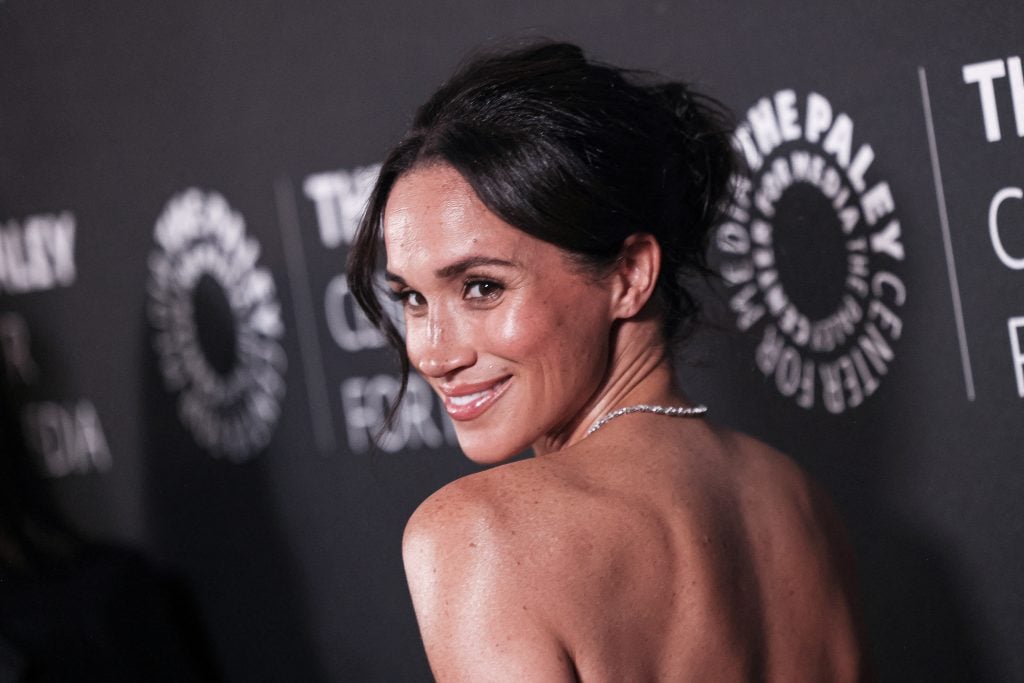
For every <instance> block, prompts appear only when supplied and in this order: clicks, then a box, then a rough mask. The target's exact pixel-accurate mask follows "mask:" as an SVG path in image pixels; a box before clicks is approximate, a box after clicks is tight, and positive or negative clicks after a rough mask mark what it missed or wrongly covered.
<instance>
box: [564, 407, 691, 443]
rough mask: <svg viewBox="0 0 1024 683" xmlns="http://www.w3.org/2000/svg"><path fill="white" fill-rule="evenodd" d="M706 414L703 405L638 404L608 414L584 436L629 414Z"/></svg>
mask: <svg viewBox="0 0 1024 683" xmlns="http://www.w3.org/2000/svg"><path fill="white" fill-rule="evenodd" d="M706 412H708V407H707V406H705V405H697V406H659V405H651V404H648V403H639V404H637V405H635V406H626V407H625V408H618V409H616V410H613V411H612V412H610V413H608V414H607V415H605V416H604V417H602V418H601V419H600V420H598V421H597V422H595V423H594V424H593V425H591V427H590V429H588V430H587V433H586V434H584V436H585V437H587V436H590V435H591V434H593V433H594V432H596V431H597V430H598V429H600V428H601V427H604V426H605V425H606V424H608V423H609V422H611V421H612V420H614V419H615V418H617V417H621V416H623V415H629V414H630V413H655V414H657V415H669V416H671V417H696V416H698V415H703V414H704V413H706Z"/></svg>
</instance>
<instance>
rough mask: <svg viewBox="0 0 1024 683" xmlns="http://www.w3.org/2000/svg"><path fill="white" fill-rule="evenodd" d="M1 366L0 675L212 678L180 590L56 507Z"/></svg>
mask: <svg viewBox="0 0 1024 683" xmlns="http://www.w3.org/2000/svg"><path fill="white" fill-rule="evenodd" d="M0 366H2V367H0V371H2V372H3V375H0V683H36V682H42V681H45V682H50V681H60V682H65V681H216V680H219V676H218V675H217V673H216V669H215V667H214V665H213V660H212V658H211V657H210V656H209V651H208V649H207V647H206V645H205V639H204V638H203V637H202V635H201V632H202V631H201V628H200V625H199V620H198V619H197V618H196V611H195V609H194V607H193V603H192V601H191V600H190V599H189V597H188V592H187V591H185V590H184V589H183V587H182V586H181V585H180V584H179V583H177V582H175V581H173V580H171V579H169V578H168V577H166V576H164V575H162V574H161V573H160V572H158V571H157V570H156V569H155V568H154V566H153V565H151V564H150V563H149V562H148V561H147V560H146V559H145V558H144V557H143V556H142V555H141V554H139V553H137V552H135V551H132V550H128V549H125V548H121V547H118V546H114V545H106V544H98V543H92V542H89V541H86V540H85V539H83V538H82V537H81V535H80V534H78V533H77V532H76V531H75V530H74V529H73V528H72V526H71V525H70V524H68V523H67V521H66V520H65V519H64V518H63V516H62V515H61V514H60V513H59V511H58V509H57V507H56V505H55V504H54V502H53V500H52V498H51V497H50V495H49V491H48V489H47V485H46V481H45V480H44V479H43V478H42V477H41V476H40V475H39V473H38V469H39V468H38V467H37V466H36V459H35V458H34V457H33V456H32V454H31V453H30V451H29V449H28V448H27V444H26V441H25V435H24V432H23V429H22V422H21V419H20V414H21V407H22V406H23V405H24V398H25V396H26V395H27V394H26V391H27V386H26V385H25V383H24V378H23V377H19V376H18V373H17V372H16V371H12V370H14V366H12V365H11V364H10V363H8V362H6V359H5V362H3V363H0Z"/></svg>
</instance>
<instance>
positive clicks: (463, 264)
mask: <svg viewBox="0 0 1024 683" xmlns="http://www.w3.org/2000/svg"><path fill="white" fill-rule="evenodd" d="M478 266H501V267H505V268H516V267H518V266H519V264H518V263H516V262H515V261H508V260H505V259H500V258H491V257H488V256H469V257H467V258H464V259H462V260H459V261H456V262H455V263H451V264H448V265H447V266H444V267H442V268H438V269H437V270H435V271H434V276H435V277H437V278H440V279H442V280H448V279H451V278H453V277H456V276H458V275H461V274H462V273H465V272H466V271H467V270H470V269H471V268H476V267H478ZM384 279H385V280H387V281H388V282H397V283H398V284H400V285H404V284H406V282H405V278H403V277H402V276H401V275H396V274H394V273H392V272H391V271H390V270H386V271H384Z"/></svg>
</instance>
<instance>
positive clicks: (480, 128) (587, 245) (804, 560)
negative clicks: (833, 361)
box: [349, 43, 862, 681]
mask: <svg viewBox="0 0 1024 683" xmlns="http://www.w3.org/2000/svg"><path fill="white" fill-rule="evenodd" d="M716 112H717V110H716V108H715V107H714V106H713V104H712V103H711V102H710V101H709V100H707V99H706V98H703V97H701V96H699V95H696V94H694V93H692V92H690V91H689V90H688V89H687V88H686V87H684V86H683V85H681V84H675V83H647V82H645V81H644V80H643V79H642V78H640V77H639V76H637V75H635V74H630V73H627V72H624V71H622V70H619V69H615V68H612V67H608V66H604V65H600V64H595V63H592V62H589V61H587V60H586V58H585V57H584V56H583V54H582V53H581V52H580V50H579V49H578V48H576V47H575V46H572V45H566V44H549V43H545V44H540V45H533V46H530V47H527V48H522V49H518V50H515V51H511V52H507V53H503V54H495V55H490V56H484V57H481V58H478V59H477V60H475V61H474V62H472V63H470V64H469V65H468V66H466V67H465V68H464V69H463V70H462V71H460V72H459V73H458V74H457V75H455V76H454V77H453V78H452V79H451V80H450V81H449V82H448V83H447V84H446V85H444V86H443V87H442V88H441V89H440V90H439V91H438V92H437V93H436V94H435V95H434V96H433V97H432V98H431V99H430V101H428V102H427V103H426V104H425V105H424V106H423V107H422V108H421V109H420V111H419V112H418V114H417V116H416V119H415V122H414V125H413V128H412V130H411V132H410V133H409V134H408V136H407V137H406V138H405V139H404V140H403V141H402V142H401V143H400V144H399V145H398V146H397V147H396V148H395V149H394V150H393V151H392V153H391V154H390V155H389V156H388V158H387V159H386V161H385V162H384V164H383V166H382V169H381V173H380V177H379V179H378V182H377V185H376V188H375V190H374V192H373V194H372V196H371V198H370V202H369V206H368V210H367V214H366V216H365V219H364V221H363V224H362V226H361V228H360V232H359V234H358V236H357V238H356V242H355V244H354V246H353V252H352V254H351V257H350V263H349V278H350V286H351V288H352V291H353V292H354V293H355V295H356V297H357V298H358V300H359V301H360V304H361V305H362V306H363V307H364V309H365V310H366V313H367V315H368V316H369V317H370V319H371V320H372V321H373V322H375V323H376V324H378V325H379V326H381V328H382V329H383V330H384V331H385V333H386V334H387V335H388V336H389V338H390V339H391V341H392V342H393V343H395V345H396V347H397V348H399V349H400V351H401V350H404V352H405V353H404V354H402V355H401V357H402V362H403V373H407V372H408V368H409V365H410V364H411V365H412V366H413V367H415V369H416V370H418V371H419V372H420V373H421V374H422V375H423V376H424V377H425V378H426V379H427V380H428V381H429V382H430V384H431V385H432V386H433V387H434V389H435V390H436V391H437V392H438V393H439V394H440V396H441V398H442V399H443V401H444V405H445V408H446V409H447V411H448V414H449V415H450V416H451V418H452V419H453V420H454V421H455V428H456V433H457V434H458V438H459V444H460V446H461V447H462V449H463V450H464V451H465V453H466V455H467V456H468V457H469V458H471V459H472V460H474V461H476V462H478V463H482V464H488V465H495V464H499V463H504V462H505V461H507V460H509V459H511V458H512V457H513V456H514V455H515V454H517V453H519V452H521V451H522V450H524V449H525V448H528V447H532V449H533V453H534V455H535V456H536V457H534V458H532V459H528V460H522V461H517V462H513V463H507V464H504V465H502V466H501V467H496V468H493V469H489V470H486V471H483V472H480V473H478V474H474V475H471V476H468V477H465V478H463V479H460V480H458V481H456V482H454V483H452V484H450V485H448V486H446V487H445V488H443V489H442V490H440V491H438V492H437V493H435V494H434V495H433V496H431V497H430V498H429V499H428V500H427V501H426V502H424V503H423V504H422V505H421V506H420V507H419V509H418V510H417V511H416V513H415V514H414V515H413V517H412V519H411V520H410V521H409V524H408V527H407V529H406V534H405V539H404V543H403V555H404V559H405V565H406V573H407V576H408V580H409V586H410V590H411V593H412V598H413V604H414V607H415V610H416V615H417V619H418V621H419V625H420V630H421V632H422V635H423V640H424V643H425V646H426V651H427V655H428V658H429V660H430V663H431V667H432V669H433V671H434V674H435V675H436V677H437V678H438V679H439V680H470V681H499V680H515V681H562V680H566V681H569V680H584V681H606V680H607V681H633V680H716V681H718V680H751V679H772V680H786V681H789V680H815V681H819V680H853V679H857V678H858V677H860V676H861V675H862V674H861V668H860V667H861V664H860V649H859V644H858V638H857V634H856V628H855V623H854V618H853V614H852V608H851V604H852V599H851V591H850V577H849V574H848V571H847V567H848V565H849V563H848V557H847V552H846V549H845V545H844V542H843V541H842V537H843V536H842V531H841V528H840V525H839V523H838V522H837V520H836V518H835V515H834V513H833V512H832V511H831V508H830V507H829V504H828V502H827V501H826V500H825V497H824V496H823V495H822V494H821V492H820V491H818V490H817V489H816V488H815V487H814V486H813V485H812V484H811V483H810V482H809V481H808V480H807V478H806V477H805V476H804V475H803V474H802V473H801V472H800V470H799V469H798V468H797V467H796V466H795V465H794V464H793V463H792V462H790V461H789V460H788V459H787V458H786V457H784V456H783V455H781V454H779V453H778V452H776V451H774V450H773V449H771V448H770V447H769V446H767V445H765V444H763V443H760V442H758V441H755V440H754V439H751V438H749V437H746V436H743V435H740V434H737V433H735V432H731V431H729V430H727V429H723V428H720V427H716V426H714V425H712V424H710V423H709V422H708V421H707V420H706V419H705V418H704V417H703V410H704V409H703V407H702V406H696V405H694V404H693V403H692V402H691V401H690V400H689V399H688V398H687V396H686V395H685V394H684V393H683V391H682V390H681V388H680V387H679V386H678V384H677V381H676V375H675V372H674V371H673V367H672V354H671V344H672V341H673V340H674V339H676V338H678V337H679V336H680V334H681V333H682V332H684V331H685V329H686V328H687V326H688V325H689V324H690V323H692V321H693V319H694V316H695V314H696V308H697V307H696V305H695V302H694V300H693V298H692V296H691V295H690V293H689V292H688V291H687V290H686V288H685V287H684V286H683V278H684V276H686V275H688V274H691V273H700V272H702V270H703V269H704V248H705V244H706V241H707V236H708V233H709V231H710V229H711V227H712V225H713V224H714V222H715V220H716V218H717V215H718V210H719V209H720V207H721V206H722V204H723V203H724V201H725V200H726V196H727V193H728V188H729V179H730V175H731V173H732V172H733V165H732V164H733V161H732V154H731V151H730V145H729V139H728V135H727V133H726V132H725V131H724V128H723V126H722V124H721V123H720V117H719V115H718V114H717V113H716ZM382 237H383V242H384V247H385V251H386V257H387V266H386V276H385V277H386V280H387V282H388V286H389V288H390V292H391V295H392V296H393V298H395V299H396V300H398V301H399V302H401V306H402V308H403V310H404V320H405V333H404V341H403V340H402V338H401V337H400V336H399V334H398V332H397V331H396V330H395V329H394V327H393V326H392V325H391V323H390V322H389V320H388V317H387V316H386V315H384V312H383V307H382V305H381V303H380V302H379V301H378V300H377V298H376V296H375V294H374V291H373V290H374V278H375V275H374V273H375V269H376V268H377V267H378V263H377V262H378V244H379V241H380V239H381V238H382Z"/></svg>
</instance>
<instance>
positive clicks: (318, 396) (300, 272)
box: [274, 178, 337, 453]
mask: <svg viewBox="0 0 1024 683" xmlns="http://www.w3.org/2000/svg"><path fill="white" fill-rule="evenodd" d="M274 198H275V199H276V200H277V218H278V223H280V225H281V244H282V245H283V246H284V258H285V265H286V266H287V269H288V285H289V286H288V289H290V290H291V294H292V306H293V307H294V309H295V324H296V327H297V328H298V330H297V331H298V333H299V334H298V337H299V351H300V354H301V356H302V368H303V370H304V372H305V375H306V395H307V396H308V398H309V414H310V417H311V418H312V420H313V438H314V440H315V441H316V446H317V450H319V451H320V453H329V452H332V451H333V450H334V448H335V446H336V445H337V438H336V436H335V434H334V424H333V422H331V409H330V403H329V400H328V398H327V380H326V379H325V377H324V364H323V356H322V355H321V353H320V341H319V339H318V337H317V329H316V317H315V316H314V314H313V293H312V291H310V288H309V270H308V269H307V267H306V254H305V252H304V251H303V250H302V234H301V232H300V231H299V216H298V211H297V209H296V207H295V193H294V192H293V191H292V186H291V183H290V182H288V179H287V178H278V180H277V181H276V182H275V183H274Z"/></svg>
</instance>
